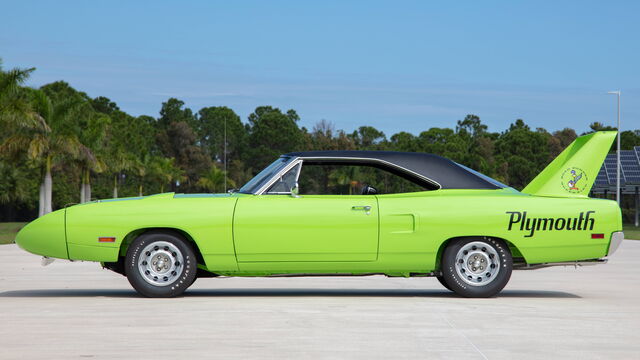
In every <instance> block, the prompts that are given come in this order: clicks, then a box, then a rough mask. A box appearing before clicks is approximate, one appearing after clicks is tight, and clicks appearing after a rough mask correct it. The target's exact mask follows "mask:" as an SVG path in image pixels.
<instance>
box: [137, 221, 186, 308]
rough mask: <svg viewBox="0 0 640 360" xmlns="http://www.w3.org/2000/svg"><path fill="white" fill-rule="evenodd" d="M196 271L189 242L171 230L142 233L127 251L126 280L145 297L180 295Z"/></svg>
mask: <svg viewBox="0 0 640 360" xmlns="http://www.w3.org/2000/svg"><path fill="white" fill-rule="evenodd" d="M196 271H197V262H196V256H195V253H194V251H193V248H192V246H191V244H190V243H189V242H187V241H186V240H184V239H182V238H181V237H178V236H176V235H174V234H171V233H164V232H149V233H145V234H143V235H141V236H139V237H138V238H137V239H135V240H134V241H133V242H132V243H131V245H130V246H129V249H128V250H127V257H126V260H125V272H126V275H127V279H128V280H129V283H130V284H131V286H133V288H134V289H135V290H136V291H137V292H138V293H139V294H140V295H143V296H146V297H174V296H179V295H181V294H182V293H183V292H184V291H185V290H187V288H188V287H189V286H191V284H193V282H194V281H195V278H196Z"/></svg>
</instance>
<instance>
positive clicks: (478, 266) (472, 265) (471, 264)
mask: <svg viewBox="0 0 640 360" xmlns="http://www.w3.org/2000/svg"><path fill="white" fill-rule="evenodd" d="M455 259H456V264H455V268H456V272H457V273H458V276H460V278H461V279H462V281H464V282H465V283H467V284H469V285H472V286H483V285H486V284H489V283H490V282H492V281H493V280H494V279H495V278H496V275H498V272H499V271H500V257H499V256H498V252H497V250H496V249H495V248H494V247H493V246H491V245H489V244H487V243H485V242H481V241H473V242H470V243H468V244H465V245H464V246H463V247H462V248H460V250H458V253H457V254H456V258H455Z"/></svg>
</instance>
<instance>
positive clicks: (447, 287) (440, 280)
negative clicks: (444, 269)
mask: <svg viewBox="0 0 640 360" xmlns="http://www.w3.org/2000/svg"><path fill="white" fill-rule="evenodd" d="M436 279H438V282H439V283H440V284H441V285H442V286H444V287H445V288H446V289H447V290H449V291H453V290H451V288H450V287H449V284H447V282H446V281H444V276H436Z"/></svg>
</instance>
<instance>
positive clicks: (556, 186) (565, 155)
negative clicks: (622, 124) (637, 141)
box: [522, 131, 617, 198]
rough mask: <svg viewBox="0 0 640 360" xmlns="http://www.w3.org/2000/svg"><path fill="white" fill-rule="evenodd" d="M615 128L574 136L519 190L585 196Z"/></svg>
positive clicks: (527, 192) (561, 195)
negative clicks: (573, 138)
mask: <svg viewBox="0 0 640 360" xmlns="http://www.w3.org/2000/svg"><path fill="white" fill-rule="evenodd" d="M616 134H617V131H599V132H595V133H592V134H588V135H584V136H580V137H579V138H577V139H575V140H574V141H573V142H572V143H571V144H570V145H569V146H567V148H566V149H564V150H563V151H562V152H561V153H560V155H558V156H557V157H556V158H555V159H554V160H553V161H552V162H551V163H550V164H549V165H548V166H547V167H546V168H544V170H542V172H541V173H540V174H538V176H536V177H535V178H534V179H533V180H532V181H531V182H530V183H529V185H527V186H526V187H525V188H524V189H523V190H522V192H523V193H526V194H531V195H537V196H552V197H574V198H576V197H577V198H586V197H588V195H589V191H590V190H591V187H592V186H593V183H594V182H595V180H596V176H597V175H598V171H600V167H601V166H602V162H603V161H604V159H605V157H606V156H607V153H608V152H609V149H610V148H611V143H613V140H615V138H616Z"/></svg>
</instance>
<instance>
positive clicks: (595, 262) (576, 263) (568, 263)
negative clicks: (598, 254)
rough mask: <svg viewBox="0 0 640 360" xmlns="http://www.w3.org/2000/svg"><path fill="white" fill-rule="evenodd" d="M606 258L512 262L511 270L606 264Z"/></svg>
mask: <svg viewBox="0 0 640 360" xmlns="http://www.w3.org/2000/svg"><path fill="white" fill-rule="evenodd" d="M607 261H608V260H607V259H592V260H581V261H564V262H556V263H542V264H513V270H537V269H542V268H547V267H551V266H573V267H575V268H576V269H577V268H578V267H579V266H580V267H582V266H591V265H598V264H606V263H607Z"/></svg>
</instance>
